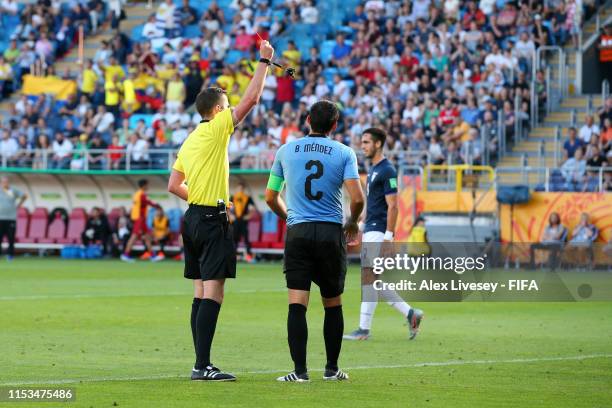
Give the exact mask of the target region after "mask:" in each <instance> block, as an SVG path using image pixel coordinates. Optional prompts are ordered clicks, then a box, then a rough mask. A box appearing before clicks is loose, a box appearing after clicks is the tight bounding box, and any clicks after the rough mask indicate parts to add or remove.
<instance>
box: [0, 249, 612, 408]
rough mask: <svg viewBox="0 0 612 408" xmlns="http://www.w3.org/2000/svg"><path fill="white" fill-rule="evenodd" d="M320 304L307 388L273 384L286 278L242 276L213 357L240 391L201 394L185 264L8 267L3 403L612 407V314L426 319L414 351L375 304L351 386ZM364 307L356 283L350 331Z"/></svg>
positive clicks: (567, 311)
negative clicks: (61, 393)
mask: <svg viewBox="0 0 612 408" xmlns="http://www.w3.org/2000/svg"><path fill="white" fill-rule="evenodd" d="M313 293H314V294H316V296H313V298H312V299H311V306H310V309H309V312H308V324H309V329H310V334H309V343H308V351H309V355H308V364H309V369H310V371H311V378H312V382H311V383H309V384H280V383H277V382H275V381H274V379H275V378H276V376H278V375H281V374H285V373H286V372H287V371H289V370H290V369H291V368H292V366H291V361H290V357H289V352H288V348H287V341H286V331H285V324H286V313H287V305H286V298H287V295H286V291H285V289H284V279H283V275H282V272H281V266H280V264H259V265H254V266H251V265H246V264H241V265H240V266H239V272H238V279H236V280H233V281H230V282H229V283H228V285H227V289H226V297H225V304H224V306H223V308H222V310H221V316H220V320H219V324H218V331H217V334H216V337H215V343H214V345H213V352H212V356H213V362H214V363H215V364H217V365H218V366H220V367H221V368H223V369H225V370H228V371H230V372H234V373H235V374H237V375H238V377H239V379H238V382H236V383H221V384H219V383H217V384H208V383H200V382H197V383H194V382H191V381H189V380H188V379H187V376H188V374H189V372H190V370H191V367H192V365H193V359H194V357H193V345H192V342H191V333H190V330H189V327H188V322H189V313H190V308H191V299H192V288H191V283H190V282H189V281H187V280H185V279H183V278H182V265H181V264H180V263H178V262H171V261H166V262H162V263H158V264H152V263H145V262H140V263H136V264H134V265H127V264H123V263H119V262H116V261H62V260H58V259H33V258H30V259H17V260H16V261H14V262H13V263H6V262H5V261H4V260H2V263H0V387H4V386H9V385H10V386H13V385H15V386H41V387H42V386H45V385H47V386H66V387H75V388H76V401H75V402H72V403H69V404H60V403H45V404H40V403H22V402H20V403H17V404H12V406H17V407H28V406H44V407H53V406H69V407H112V406H119V407H183V406H185V407H190V406H205V407H208V406H218V407H234V406H236V407H238V406H240V407H303V406H315V404H317V405H319V406H328V407H351V408H354V407H399V406H402V407H406V406H415V407H516V406H524V407H606V406H607V407H609V406H612V303H588V302H585V303H428V304H422V303H421V304H418V305H417V306H418V307H420V308H422V309H423V310H424V311H425V313H426V319H425V320H424V322H423V325H422V331H421V333H420V334H419V336H418V337H417V338H416V340H414V341H408V339H407V327H406V326H405V325H404V322H403V320H402V319H401V317H399V315H398V314H397V312H396V311H395V310H393V309H391V308H390V307H388V306H387V305H385V304H381V305H379V307H378V310H377V312H376V318H375V320H374V327H373V337H372V339H371V340H370V341H367V342H344V344H343V351H342V355H341V361H340V364H341V367H342V368H346V370H347V372H348V373H349V374H350V376H351V380H350V381H349V382H345V383H324V382H323V380H322V379H321V375H322V372H321V369H322V367H323V365H324V358H325V355H324V346H323V339H322V316H323V312H322V307H321V303H320V301H319V299H318V298H319V296H318V293H317V292H313ZM359 294H360V293H359V274H358V270H357V268H356V267H352V268H351V270H350V273H349V275H348V277H347V290H346V294H345V297H344V304H345V306H344V311H345V326H346V331H348V330H352V329H353V328H355V327H356V325H357V323H358V316H359ZM5 406H6V407H8V406H11V404H10V403H0V408H3V407H5Z"/></svg>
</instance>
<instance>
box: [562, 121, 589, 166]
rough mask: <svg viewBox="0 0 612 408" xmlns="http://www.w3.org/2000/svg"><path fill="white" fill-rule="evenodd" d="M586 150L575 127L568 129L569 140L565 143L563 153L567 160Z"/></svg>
mask: <svg viewBox="0 0 612 408" xmlns="http://www.w3.org/2000/svg"><path fill="white" fill-rule="evenodd" d="M582 148H584V142H583V141H582V139H578V138H577V132H576V128H575V127H573V126H572V127H570V128H569V129H568V139H567V140H566V141H565V143H563V151H564V155H565V159H566V160H567V159H571V158H572V157H574V154H575V153H576V151H577V150H582Z"/></svg>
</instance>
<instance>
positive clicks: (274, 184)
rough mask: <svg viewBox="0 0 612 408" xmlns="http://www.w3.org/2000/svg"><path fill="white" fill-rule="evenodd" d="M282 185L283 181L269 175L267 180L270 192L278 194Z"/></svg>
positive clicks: (280, 178)
mask: <svg viewBox="0 0 612 408" xmlns="http://www.w3.org/2000/svg"><path fill="white" fill-rule="evenodd" d="M284 184H285V179H283V178H282V177H278V176H276V175H274V174H272V173H270V178H269V179H268V188H269V189H270V190H272V191H277V192H279V193H280V192H281V191H282V189H283V185H284Z"/></svg>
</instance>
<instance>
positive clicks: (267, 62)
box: [259, 58, 272, 66]
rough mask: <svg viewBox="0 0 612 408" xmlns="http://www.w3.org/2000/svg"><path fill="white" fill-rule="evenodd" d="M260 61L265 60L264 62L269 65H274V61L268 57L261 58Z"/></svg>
mask: <svg viewBox="0 0 612 408" xmlns="http://www.w3.org/2000/svg"><path fill="white" fill-rule="evenodd" d="M259 62H263V63H264V64H268V66H270V65H272V62H271V61H270V60H269V59H267V58H260V59H259Z"/></svg>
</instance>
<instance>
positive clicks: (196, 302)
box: [191, 298, 202, 350]
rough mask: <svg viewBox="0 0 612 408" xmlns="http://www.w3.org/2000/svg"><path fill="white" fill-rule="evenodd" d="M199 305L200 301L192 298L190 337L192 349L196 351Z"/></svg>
mask: <svg viewBox="0 0 612 408" xmlns="http://www.w3.org/2000/svg"><path fill="white" fill-rule="evenodd" d="M200 303H202V299H200V298H193V303H192V304H191V335H192V336H193V347H194V348H195V349H196V350H197V345H196V333H197V330H196V328H197V326H196V321H197V320H196V319H197V317H198V310H199V309H200Z"/></svg>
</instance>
